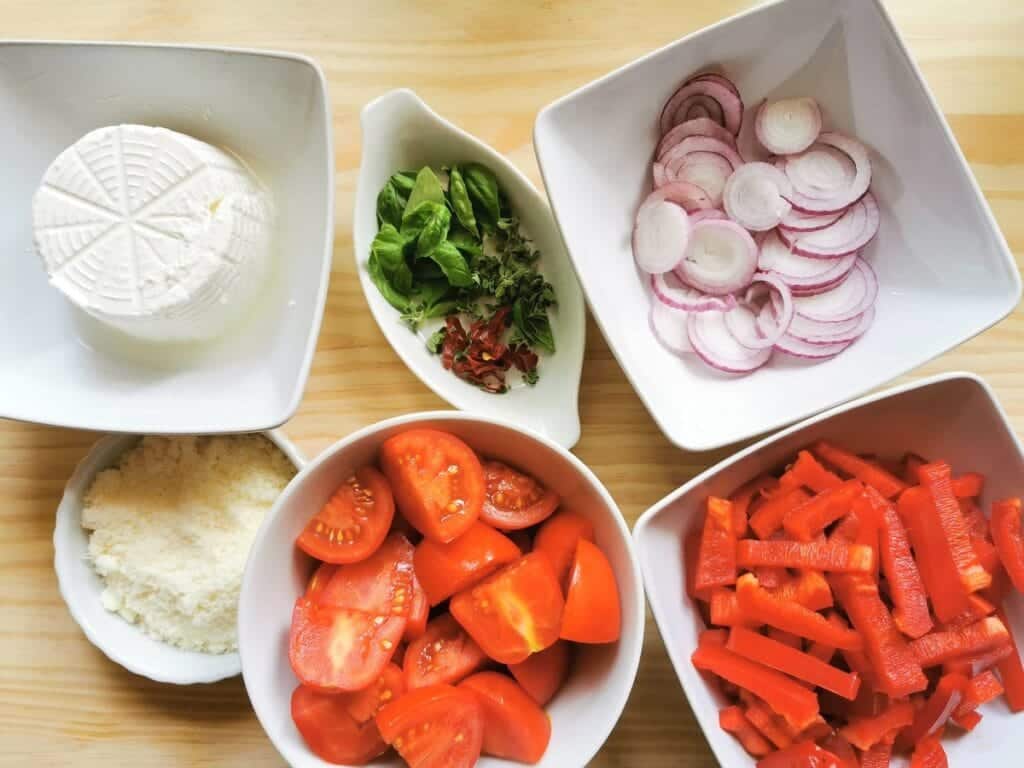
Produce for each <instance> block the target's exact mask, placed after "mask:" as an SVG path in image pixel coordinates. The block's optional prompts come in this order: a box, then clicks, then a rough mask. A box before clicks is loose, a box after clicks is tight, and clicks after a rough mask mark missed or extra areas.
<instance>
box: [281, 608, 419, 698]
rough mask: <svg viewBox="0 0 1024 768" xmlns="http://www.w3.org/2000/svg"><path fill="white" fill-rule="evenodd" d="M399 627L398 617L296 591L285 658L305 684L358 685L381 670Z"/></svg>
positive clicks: (400, 630) (343, 687) (336, 688)
mask: <svg viewBox="0 0 1024 768" xmlns="http://www.w3.org/2000/svg"><path fill="white" fill-rule="evenodd" d="M404 631H405V619H404V618H402V617H398V616H391V617H387V618H385V617H384V616H372V615H370V614H369V613H366V612H365V611H359V610H355V609H352V608H338V607H337V606H333V605H322V604H319V603H316V602H314V601H312V600H309V599H307V598H305V597H300V598H299V599H298V600H296V601H295V609H294V611H293V612H292V627H291V633H290V635H289V638H288V660H289V661H290V662H291V665H292V671H294V672H295V676H296V677H297V678H299V680H300V681H301V682H303V683H305V684H306V685H309V686H312V687H314V688H319V689H321V690H327V691H358V690H359V689H361V688H365V687H366V686H368V685H370V683H372V682H373V681H374V680H376V679H377V678H378V677H380V675H381V674H382V673H383V672H384V667H385V666H386V665H387V663H388V662H389V661H390V660H391V656H392V655H393V654H394V652H395V648H396V647H397V646H398V643H399V641H400V640H401V639H402V633H403V632H404Z"/></svg>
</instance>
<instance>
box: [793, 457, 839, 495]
mask: <svg viewBox="0 0 1024 768" xmlns="http://www.w3.org/2000/svg"><path fill="white" fill-rule="evenodd" d="M842 484H843V480H842V478H840V477H839V475H837V474H835V473H834V472H830V471H829V470H827V469H825V467H823V466H822V465H821V462H819V461H818V460H817V459H816V458H814V456H812V455H811V453H810V451H800V452H799V453H798V454H797V455H796V461H795V462H793V466H791V467H790V468H789V469H787V470H786V471H785V472H784V473H783V474H782V477H780V478H779V485H781V486H790V487H794V488H795V487H798V486H801V485H802V486H804V487H805V488H810V489H811V490H812V491H814V492H815V493H821V492H822V491H824V490H827V489H829V488H835V487H837V486H839V485H842Z"/></svg>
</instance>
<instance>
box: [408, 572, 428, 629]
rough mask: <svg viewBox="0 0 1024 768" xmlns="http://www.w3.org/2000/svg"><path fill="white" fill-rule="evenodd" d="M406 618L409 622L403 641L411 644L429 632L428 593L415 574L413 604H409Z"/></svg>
mask: <svg viewBox="0 0 1024 768" xmlns="http://www.w3.org/2000/svg"><path fill="white" fill-rule="evenodd" d="M406 618H407V619H408V621H407V622H406V625H405V634H404V635H403V636H402V639H403V640H405V641H406V642H407V643H411V642H412V641H413V640H415V639H416V638H417V637H419V636H420V635H422V634H423V633H424V632H426V631H427V620H428V619H429V618H430V603H429V602H428V601H427V593H426V592H424V591H423V587H422V586H420V582H419V579H417V578H416V574H415V573H414V574H413V576H412V602H411V603H410V604H409V615H408V616H407V617H406Z"/></svg>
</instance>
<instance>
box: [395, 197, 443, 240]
mask: <svg viewBox="0 0 1024 768" xmlns="http://www.w3.org/2000/svg"><path fill="white" fill-rule="evenodd" d="M451 220H452V215H451V213H450V212H449V211H448V207H447V206H446V205H444V204H443V203H434V202H431V201H430V200H424V201H423V202H422V203H420V204H419V205H417V206H416V207H415V208H410V207H408V206H407V207H406V209H405V213H404V214H403V215H402V227H401V230H402V234H403V235H405V236H406V237H408V238H410V239H411V240H416V239H417V238H419V236H420V233H421V232H423V230H424V229H425V228H427V226H428V225H431V226H433V227H435V228H437V227H440V226H441V225H442V224H443V229H444V232H445V236H446V237H447V232H448V227H449V225H450V224H451ZM431 222H433V224H431ZM442 239H444V238H442Z"/></svg>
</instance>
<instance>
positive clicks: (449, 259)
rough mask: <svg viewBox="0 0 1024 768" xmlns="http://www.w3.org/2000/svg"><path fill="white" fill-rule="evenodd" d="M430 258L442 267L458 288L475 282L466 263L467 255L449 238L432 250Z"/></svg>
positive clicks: (450, 281)
mask: <svg viewBox="0 0 1024 768" xmlns="http://www.w3.org/2000/svg"><path fill="white" fill-rule="evenodd" d="M430 258H431V259H433V260H434V261H435V262H436V263H437V265H438V266H439V267H441V271H442V272H444V276H445V277H446V278H448V282H449V283H451V284H452V285H454V286H455V287H456V288H464V287H466V286H469V285H472V284H473V275H472V274H470V271H469V265H468V264H466V259H465V257H463V255H462V254H461V253H459V249H458V248H456V247H455V246H454V245H452V244H451V243H450V242H449V241H448V240H444V241H442V242H441V243H440V245H438V246H437V247H436V248H435V249H434V250H432V251H431V252H430Z"/></svg>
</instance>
